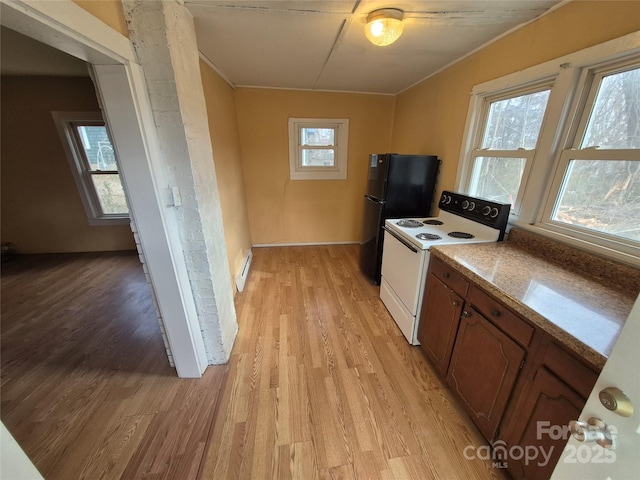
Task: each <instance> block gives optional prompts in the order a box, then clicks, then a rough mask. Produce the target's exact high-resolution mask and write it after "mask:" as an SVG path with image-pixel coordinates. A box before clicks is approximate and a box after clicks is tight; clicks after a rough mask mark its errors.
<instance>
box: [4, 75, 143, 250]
mask: <svg viewBox="0 0 640 480" xmlns="http://www.w3.org/2000/svg"><path fill="white" fill-rule="evenodd" d="M1 90H2V92H1V93H2V100H1V102H2V119H1V121H2V130H1V135H2V138H1V144H0V145H1V155H2V185H1V188H2V212H1V215H2V217H1V222H2V242H11V243H13V244H14V245H15V246H16V247H17V248H18V250H19V251H20V252H21V253H56V252H89V251H108V250H132V249H135V243H134V241H133V234H132V233H131V229H130V228H129V225H117V226H94V227H92V226H90V225H89V223H88V220H87V216H86V214H85V210H84V208H83V206H82V201H81V200H80V194H79V192H78V189H77V187H76V184H75V182H74V180H73V176H72V174H71V167H70V165H69V162H68V160H67V158H66V156H65V153H64V150H63V147H62V143H61V141H60V137H59V136H58V132H57V130H56V127H55V125H54V123H53V119H52V117H51V112H52V111H68V112H72V111H77V112H84V111H99V108H98V103H97V100H96V94H95V90H94V86H93V83H92V82H91V79H89V78H88V77H81V78H80V77H79V78H69V77H2V89H1Z"/></svg>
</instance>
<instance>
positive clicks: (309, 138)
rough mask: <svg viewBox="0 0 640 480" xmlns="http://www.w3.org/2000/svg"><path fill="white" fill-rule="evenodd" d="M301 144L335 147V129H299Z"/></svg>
mask: <svg viewBox="0 0 640 480" xmlns="http://www.w3.org/2000/svg"><path fill="white" fill-rule="evenodd" d="M300 133H301V136H302V138H301V140H300V141H301V144H302V145H310V146H312V147H316V146H325V147H327V146H333V145H335V142H334V138H335V129H333V128H301V129H300Z"/></svg>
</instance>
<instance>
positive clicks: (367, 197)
mask: <svg viewBox="0 0 640 480" xmlns="http://www.w3.org/2000/svg"><path fill="white" fill-rule="evenodd" d="M364 198H366V199H367V200H370V201H372V202H374V203H379V204H381V205H384V204H385V201H384V200H380V199H378V198H376V197H372V196H371V195H365V196H364Z"/></svg>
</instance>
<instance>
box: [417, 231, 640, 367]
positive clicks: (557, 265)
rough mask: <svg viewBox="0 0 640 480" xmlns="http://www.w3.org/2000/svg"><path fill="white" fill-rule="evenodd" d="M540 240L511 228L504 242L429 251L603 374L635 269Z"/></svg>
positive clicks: (638, 284)
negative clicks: (540, 242)
mask: <svg viewBox="0 0 640 480" xmlns="http://www.w3.org/2000/svg"><path fill="white" fill-rule="evenodd" d="M511 237H513V241H511ZM538 240H539V236H535V235H534V236H531V235H530V234H529V232H522V231H517V232H516V231H515V229H513V230H512V233H511V234H510V239H509V241H505V242H498V243H483V244H461V245H443V246H439V247H433V248H431V250H430V252H431V254H432V255H434V256H435V257H437V258H439V259H441V260H442V261H443V262H445V263H446V264H447V265H449V266H450V267H452V268H454V269H455V270H457V271H459V272H461V273H462V274H463V275H465V276H466V277H467V278H469V279H470V280H471V281H472V282H473V283H475V284H476V285H478V286H479V287H481V288H482V289H484V290H485V291H486V292H487V293H489V294H491V295H493V296H494V297H495V298H496V299H498V300H500V301H502V302H503V303H504V304H505V305H507V306H508V307H510V308H511V309H512V310H514V311H515V312H517V313H519V314H520V315H521V316H523V317H524V318H526V319H527V320H529V321H530V322H531V323H533V324H535V325H537V326H538V327H540V328H541V329H542V330H544V331H545V332H547V333H548V334H550V335H551V336H552V337H554V338H555V339H556V340H558V341H559V342H560V343H562V344H564V345H566V346H567V347H569V348H570V349H571V350H573V351H575V352H576V353H577V354H578V355H580V356H581V357H582V358H584V359H585V360H586V361H588V362H590V363H591V364H593V365H594V366H595V367H598V368H602V366H604V363H605V362H606V359H607V358H608V356H609V354H610V353H611V349H612V347H613V345H614V343H615V341H616V339H617V338H618V335H619V334H620V330H621V329H622V326H623V325H624V322H625V321H626V319H627V316H628V315H629V312H630V311H631V307H632V306H633V302H634V301H635V299H636V296H637V294H638V289H639V288H640V270H638V269H634V268H633V267H627V266H622V265H620V264H612V263H611V262H609V261H606V260H605V261H602V259H597V258H595V257H593V256H591V255H589V254H582V253H580V251H577V250H575V249H568V247H566V246H561V247H559V248H555V246H554V245H551V246H550V244H543V245H540V244H539V242H538ZM542 242H543V243H544V242H547V241H546V240H542ZM576 252H577V253H576ZM612 265H613V267H612ZM618 267H619V270H617V268H618ZM581 269H584V270H586V271H587V272H589V273H586V272H585V271H581ZM594 269H595V270H594ZM594 271H595V274H593V272H594ZM612 272H613V273H612ZM600 273H602V275H601V274H600Z"/></svg>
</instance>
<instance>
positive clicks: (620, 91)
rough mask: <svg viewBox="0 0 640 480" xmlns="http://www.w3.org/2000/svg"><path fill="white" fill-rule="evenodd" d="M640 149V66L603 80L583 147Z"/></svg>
mask: <svg viewBox="0 0 640 480" xmlns="http://www.w3.org/2000/svg"><path fill="white" fill-rule="evenodd" d="M595 146H598V147H600V148H603V149H604V148H606V149H633V148H640V69H638V68H636V69H635V70H629V71H627V72H621V73H616V74H614V75H609V76H606V77H604V78H603V79H602V82H601V83H600V87H599V89H598V93H597V95H596V100H595V102H594V106H593V110H592V111H591V117H590V118H589V123H588V124H587V129H586V132H585V135H584V139H583V140H582V144H581V148H588V147H595Z"/></svg>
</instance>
